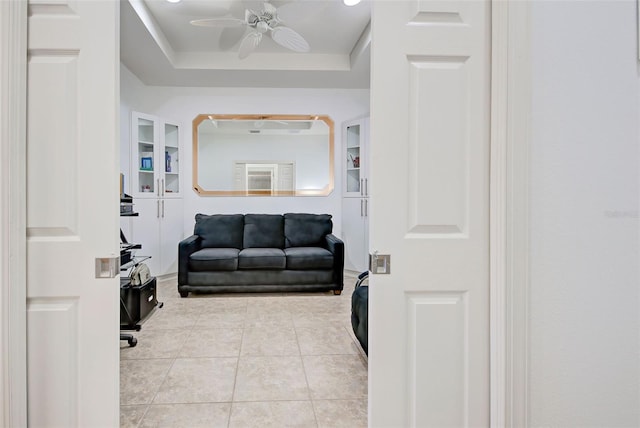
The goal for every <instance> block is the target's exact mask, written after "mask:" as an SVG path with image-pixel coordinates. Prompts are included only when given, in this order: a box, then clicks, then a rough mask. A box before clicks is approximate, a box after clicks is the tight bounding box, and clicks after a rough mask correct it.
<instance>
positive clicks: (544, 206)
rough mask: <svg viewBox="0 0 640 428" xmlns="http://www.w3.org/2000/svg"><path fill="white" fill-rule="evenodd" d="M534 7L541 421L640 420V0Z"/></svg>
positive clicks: (536, 351)
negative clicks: (639, 9)
mask: <svg viewBox="0 0 640 428" xmlns="http://www.w3.org/2000/svg"><path fill="white" fill-rule="evenodd" d="M531 12H532V15H531V18H532V21H531V28H532V53H533V55H532V59H533V64H532V67H533V69H532V71H533V73H532V75H533V82H532V84H533V86H532V89H533V91H532V93H533V100H532V108H533V111H532V113H533V114H532V123H533V136H532V144H531V200H530V202H531V254H530V268H531V288H530V361H529V363H530V372H529V375H530V376H529V381H530V387H529V393H530V397H529V398H530V407H529V419H530V422H531V426H534V427H541V426H544V427H586V426H593V427H596V426H598V427H605V426H606V427H621V426H640V420H639V408H640V398H639V394H638V388H639V383H640V371H639V364H640V357H639V350H640V348H639V343H638V341H639V337H640V331H639V328H638V326H639V313H640V310H639V307H640V305H639V293H638V288H639V284H640V282H639V279H640V278H639V271H638V260H639V259H638V255H639V252H638V238H639V234H638V231H639V227H638V217H639V215H638V207H639V205H638V195H639V175H638V171H639V150H638V148H639V132H638V123H639V117H640V109H639V107H638V105H639V96H640V93H639V84H638V82H639V80H638V45H637V40H638V34H637V22H636V3H635V1H633V0H626V1H588V2H587V1H565V2H557V1H535V2H533V4H532V10H531Z"/></svg>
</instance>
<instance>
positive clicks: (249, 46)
mask: <svg viewBox="0 0 640 428" xmlns="http://www.w3.org/2000/svg"><path fill="white" fill-rule="evenodd" d="M281 24H282V21H280V18H279V17H278V9H277V8H276V7H275V6H273V5H272V4H271V3H269V2H265V3H264V5H263V6H262V10H261V11H260V12H255V11H253V10H251V9H245V13H244V19H238V18H230V17H221V18H209V19H196V20H194V21H191V25H195V26H201V27H225V28H239V27H240V28H241V27H249V28H250V29H251V31H250V32H249V33H248V34H247V35H245V36H244V38H243V39H242V42H241V43H240V50H239V52H238V56H239V57H240V59H244V58H246V57H247V56H249V54H250V53H251V52H253V51H254V50H255V49H256V48H257V47H258V45H259V44H260V41H261V40H262V37H263V35H264V34H265V33H267V34H269V35H270V36H271V38H272V39H273V41H275V42H276V43H278V44H279V45H280V46H283V47H285V48H287V49H290V50H292V51H295V52H309V49H310V47H309V43H307V41H306V40H305V39H304V38H303V37H302V36H301V35H300V34H298V33H297V32H296V31H294V30H292V29H291V28H289V27H285V26H284V25H281ZM243 30H244V29H243ZM243 34H244V31H243ZM243 34H241V35H240V37H242V35H243ZM235 42H236V41H234V43H233V44H235Z"/></svg>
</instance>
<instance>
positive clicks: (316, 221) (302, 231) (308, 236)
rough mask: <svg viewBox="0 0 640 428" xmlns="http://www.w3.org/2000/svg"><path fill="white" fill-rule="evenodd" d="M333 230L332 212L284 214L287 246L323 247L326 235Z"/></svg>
mask: <svg viewBox="0 0 640 428" xmlns="http://www.w3.org/2000/svg"><path fill="white" fill-rule="evenodd" d="M332 231H333V222H332V221H331V215H330V214H298V213H287V214H285V215H284V239H285V247H287V248H288V247H321V246H323V244H324V237H325V236H326V235H328V234H330V233H331V232H332Z"/></svg>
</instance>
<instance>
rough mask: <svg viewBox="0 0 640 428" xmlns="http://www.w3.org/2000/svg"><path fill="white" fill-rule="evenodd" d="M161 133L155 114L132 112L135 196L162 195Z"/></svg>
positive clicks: (133, 193)
mask: <svg viewBox="0 0 640 428" xmlns="http://www.w3.org/2000/svg"><path fill="white" fill-rule="evenodd" d="M160 145H161V142H160V135H159V133H158V125H157V119H156V118H155V117H154V116H151V115H148V114H143V113H137V112H133V113H132V114H131V174H130V177H131V178H130V179H131V193H132V195H133V196H134V198H136V199H137V198H153V197H158V196H160V176H159V175H158V168H159V165H158V151H159V150H160Z"/></svg>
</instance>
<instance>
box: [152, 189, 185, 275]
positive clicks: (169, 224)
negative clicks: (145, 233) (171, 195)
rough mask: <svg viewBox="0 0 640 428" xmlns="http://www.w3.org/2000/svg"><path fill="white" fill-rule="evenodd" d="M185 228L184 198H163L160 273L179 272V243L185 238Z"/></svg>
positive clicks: (161, 202)
mask: <svg viewBox="0 0 640 428" xmlns="http://www.w3.org/2000/svg"><path fill="white" fill-rule="evenodd" d="M183 229H184V224H183V213H182V199H168V198H165V199H161V200H160V243H159V253H160V268H159V269H158V275H167V274H171V273H176V272H178V243H179V242H180V241H181V240H183V239H184V238H185V236H184V232H183Z"/></svg>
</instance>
